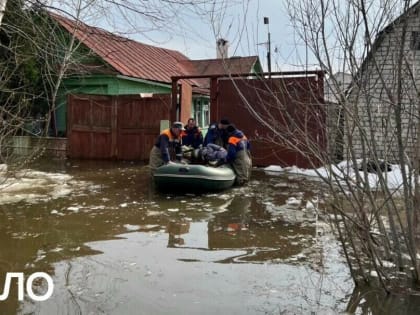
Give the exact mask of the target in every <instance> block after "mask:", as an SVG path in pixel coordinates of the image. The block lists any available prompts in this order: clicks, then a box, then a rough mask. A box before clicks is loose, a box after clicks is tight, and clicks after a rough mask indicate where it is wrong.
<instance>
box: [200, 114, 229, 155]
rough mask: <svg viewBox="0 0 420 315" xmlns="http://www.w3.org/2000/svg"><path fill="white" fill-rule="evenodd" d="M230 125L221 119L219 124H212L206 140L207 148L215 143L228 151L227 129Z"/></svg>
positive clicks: (227, 121)
mask: <svg viewBox="0 0 420 315" xmlns="http://www.w3.org/2000/svg"><path fill="white" fill-rule="evenodd" d="M229 124H230V122H229V120H228V119H226V118H223V119H221V120H220V122H219V123H212V124H211V125H210V126H209V129H208V131H207V134H206V137H205V138H204V146H207V145H208V144H209V143H213V144H217V145H219V146H221V147H223V148H225V149H226V148H227V140H228V135H227V132H226V128H227V127H228V126H229Z"/></svg>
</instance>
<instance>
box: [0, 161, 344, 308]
mask: <svg viewBox="0 0 420 315" xmlns="http://www.w3.org/2000/svg"><path fill="white" fill-rule="evenodd" d="M36 168H37V169H40V170H42V171H44V172H55V173H57V172H61V173H63V174H67V175H69V176H71V177H72V182H71V185H68V187H67V189H71V193H70V194H68V195H66V196H62V197H58V198H55V197H51V196H48V198H43V199H40V200H38V201H36V200H34V201H33V202H23V201H22V202H19V203H13V204H3V205H1V206H0V248H1V251H0V276H4V275H5V273H6V272H22V271H23V272H25V274H27V275H29V274H31V273H33V272H35V271H44V272H47V273H49V274H50V275H52V276H53V277H54V282H55V292H54V294H53V297H52V298H51V299H50V300H49V301H47V302H43V303H34V302H31V301H25V302H24V303H22V304H19V303H18V302H17V299H16V292H17V290H16V287H14V288H13V290H12V296H10V298H9V299H8V300H7V301H5V302H0V313H1V314H15V313H22V314H23V313H24V314H26V313H33V312H35V313H39V314H58V313H60V314H75V313H92V314H93V313H94V314H97V313H106V314H138V313H139V312H140V313H144V314H186V313H190V314H193V313H200V314H203V313H208V314H214V313H216V312H223V313H226V312H232V313H241V314H256V313H263V314H276V313H279V312H280V313H281V312H283V311H288V312H295V313H299V314H301V313H310V312H313V311H314V312H316V313H318V314H324V313H325V312H327V311H331V310H344V309H345V308H346V303H345V301H344V300H343V299H344V298H343V297H344V296H346V294H348V293H349V290H351V287H352V284H351V282H350V281H349V277H348V273H347V269H346V267H345V265H344V263H343V261H342V259H341V258H340V253H339V250H338V246H337V244H336V242H335V241H334V240H333V238H332V237H331V236H328V235H327V234H325V235H324V234H323V233H320V234H318V233H316V226H315V215H314V212H313V211H312V210H306V209H304V206H302V205H304V204H305V200H306V199H309V198H311V197H312V194H313V191H314V187H310V186H309V187H306V186H305V185H306V183H303V182H302V181H301V179H295V178H292V179H290V178H287V177H286V178H281V177H272V176H266V175H264V174H263V173H261V172H255V173H254V174H253V178H254V179H253V181H252V182H251V183H250V185H249V186H248V187H242V188H234V189H231V190H228V191H225V192H222V193H219V194H201V195H194V194H185V195H177V194H167V193H165V194H162V193H159V192H156V191H155V190H154V189H153V187H151V185H150V178H149V172H148V171H147V169H146V168H145V167H143V166H142V165H138V164H132V163H118V164H115V163H110V162H86V161H70V162H64V163H62V162H57V163H52V162H51V161H49V162H48V163H44V164H40V165H37V166H36ZM305 187H306V188H305ZM316 189H317V188H316ZM290 197H294V198H296V199H297V200H300V201H301V202H302V204H301V205H298V206H296V205H294V206H290V205H289V204H288V202H287V200H290V199H289V198H290ZM326 257H328V259H325V258H326ZM328 275H331V279H329V277H328ZM308 279H310V280H311V281H310V282H309V283H308ZM0 281H2V279H0ZM335 282H338V283H339V284H340V285H339V286H340V288H341V289H340V290H338V291H337V287H338V285H336V283H335ZM0 283H3V282H0ZM227 292H228V293H227ZM139 297H141V298H139ZM215 301H217V303H215ZM244 301H246V302H245V303H244ZM337 301H341V302H337ZM215 304H217V305H215ZM139 310H141V311H139ZM323 312H324V313H323Z"/></svg>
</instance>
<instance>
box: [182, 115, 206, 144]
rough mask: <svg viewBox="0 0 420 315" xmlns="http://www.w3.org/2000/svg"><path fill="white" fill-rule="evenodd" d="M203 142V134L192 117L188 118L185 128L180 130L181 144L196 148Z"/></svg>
mask: <svg viewBox="0 0 420 315" xmlns="http://www.w3.org/2000/svg"><path fill="white" fill-rule="evenodd" d="M202 144H203V134H202V132H201V129H200V128H199V127H198V126H197V125H196V123H195V120H194V118H190V119H188V122H187V125H186V126H185V129H184V130H183V131H182V145H186V146H190V147H193V148H194V149H198V148H199V147H200V145H202Z"/></svg>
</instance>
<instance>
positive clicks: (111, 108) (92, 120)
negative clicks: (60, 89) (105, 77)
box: [67, 95, 171, 160]
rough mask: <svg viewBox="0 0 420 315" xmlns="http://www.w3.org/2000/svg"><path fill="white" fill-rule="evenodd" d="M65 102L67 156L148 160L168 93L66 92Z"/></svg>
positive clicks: (165, 116) (163, 117) (168, 103)
mask: <svg viewBox="0 0 420 315" xmlns="http://www.w3.org/2000/svg"><path fill="white" fill-rule="evenodd" d="M67 104H68V110H67V113H68V114H67V115H68V116H67V123H68V124H67V130H68V132H67V137H68V139H69V150H68V155H69V157H71V158H86V159H120V160H147V159H148V158H149V151H150V149H151V148H152V146H153V142H154V140H155V138H156V136H157V135H158V134H159V130H160V121H161V120H169V116H170V106H171V96H170V95H155V96H153V97H152V98H142V97H140V96H138V95H125V96H102V95H69V97H68V102H67Z"/></svg>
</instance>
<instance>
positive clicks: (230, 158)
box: [226, 125, 252, 186]
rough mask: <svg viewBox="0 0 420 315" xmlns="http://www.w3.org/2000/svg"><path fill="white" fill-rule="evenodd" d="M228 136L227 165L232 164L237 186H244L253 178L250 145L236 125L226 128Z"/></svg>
mask: <svg viewBox="0 0 420 315" xmlns="http://www.w3.org/2000/svg"><path fill="white" fill-rule="evenodd" d="M226 131H227V134H228V137H229V138H228V150H227V151H228V154H227V157H226V161H227V163H230V165H231V166H232V168H233V170H234V171H235V173H236V184H237V185H240V186H242V185H244V184H246V183H247V182H248V181H249V179H250V177H251V168H252V161H251V153H250V144H249V141H248V139H247V138H246V136H245V135H244V133H243V132H242V131H240V130H238V129H236V127H235V126H234V125H229V126H228V127H227V128H226Z"/></svg>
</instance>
